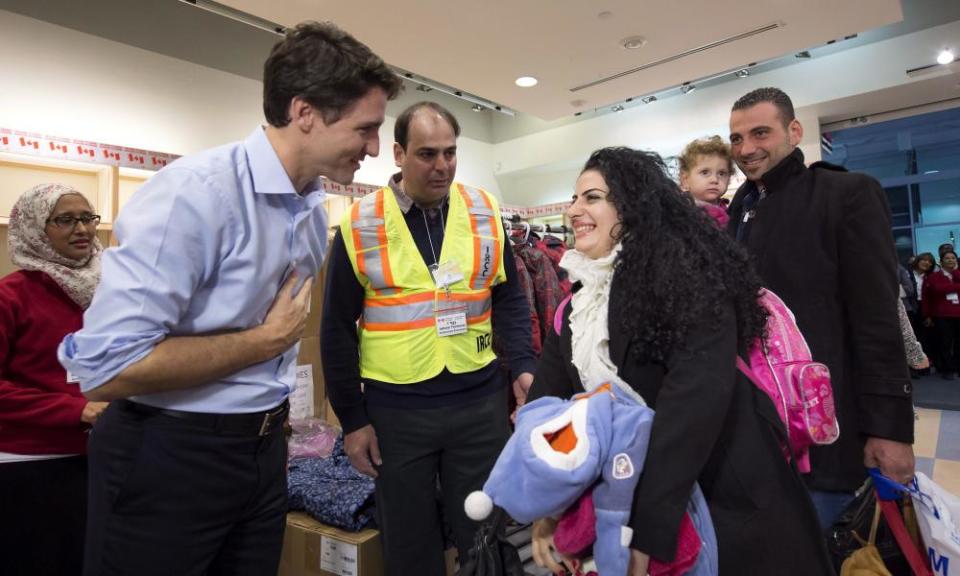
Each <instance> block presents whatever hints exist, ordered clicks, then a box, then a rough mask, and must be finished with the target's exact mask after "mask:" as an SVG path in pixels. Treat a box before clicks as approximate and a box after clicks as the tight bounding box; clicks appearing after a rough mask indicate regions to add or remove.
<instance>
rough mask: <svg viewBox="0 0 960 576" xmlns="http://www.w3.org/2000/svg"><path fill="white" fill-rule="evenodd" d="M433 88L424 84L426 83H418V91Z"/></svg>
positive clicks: (428, 90) (426, 90) (427, 90)
mask: <svg viewBox="0 0 960 576" xmlns="http://www.w3.org/2000/svg"><path fill="white" fill-rule="evenodd" d="M431 90H433V88H431V87H429V86H426V85H424V84H418V85H417V91H418V92H430V91H431Z"/></svg>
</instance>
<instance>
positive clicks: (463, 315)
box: [433, 290, 467, 337]
mask: <svg viewBox="0 0 960 576" xmlns="http://www.w3.org/2000/svg"><path fill="white" fill-rule="evenodd" d="M433 318H434V320H435V322H436V325H437V336H440V337H444V336H456V335H457V334H463V333H465V332H466V331H467V304H466V303H465V302H457V301H455V300H452V299H450V292H448V291H446V290H438V291H437V292H436V298H434V301H433Z"/></svg>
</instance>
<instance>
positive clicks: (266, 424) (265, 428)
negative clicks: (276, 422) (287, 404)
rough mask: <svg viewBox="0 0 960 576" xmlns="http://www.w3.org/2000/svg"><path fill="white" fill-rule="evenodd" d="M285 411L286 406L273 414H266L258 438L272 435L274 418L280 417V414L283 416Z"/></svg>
mask: <svg viewBox="0 0 960 576" xmlns="http://www.w3.org/2000/svg"><path fill="white" fill-rule="evenodd" d="M283 409H284V406H283V405H281V406H280V407H279V408H277V409H276V410H274V411H273V412H267V413H266V414H264V415H263V422H262V423H261V424H260V432H258V433H257V436H266V435H267V434H269V433H270V430H271V428H272V426H271V424H273V418H274V417H275V416H279V415H280V414H283Z"/></svg>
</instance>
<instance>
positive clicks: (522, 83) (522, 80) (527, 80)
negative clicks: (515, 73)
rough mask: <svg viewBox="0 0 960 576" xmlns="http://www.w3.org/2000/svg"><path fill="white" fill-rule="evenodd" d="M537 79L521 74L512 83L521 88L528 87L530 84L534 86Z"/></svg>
mask: <svg viewBox="0 0 960 576" xmlns="http://www.w3.org/2000/svg"><path fill="white" fill-rule="evenodd" d="M537 82H538V80H537V79H536V78H534V77H533V76H521V77H519V78H517V79H516V80H514V83H515V84H516V85H517V86H519V87H521V88H530V87H531V86H536V85H537Z"/></svg>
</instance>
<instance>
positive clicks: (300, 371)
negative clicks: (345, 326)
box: [290, 337, 327, 418]
mask: <svg viewBox="0 0 960 576" xmlns="http://www.w3.org/2000/svg"><path fill="white" fill-rule="evenodd" d="M305 380H307V381H309V391H308V392H306V397H304V396H302V395H301V394H302V393H301V392H300V390H299V388H300V386H304V385H306V384H307V382H305ZM297 388H298V389H297V390H295V391H294V394H293V397H291V399H290V403H291V408H292V412H296V411H297V408H298V406H299V405H300V403H302V402H310V403H312V408H313V414H312V415H313V416H315V417H317V418H323V417H324V416H325V415H326V409H327V408H326V404H327V391H326V388H325V387H324V380H323V366H322V364H321V363H320V338H318V337H313V338H304V339H302V340H300V354H299V355H298V356H297ZM295 398H296V399H295Z"/></svg>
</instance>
